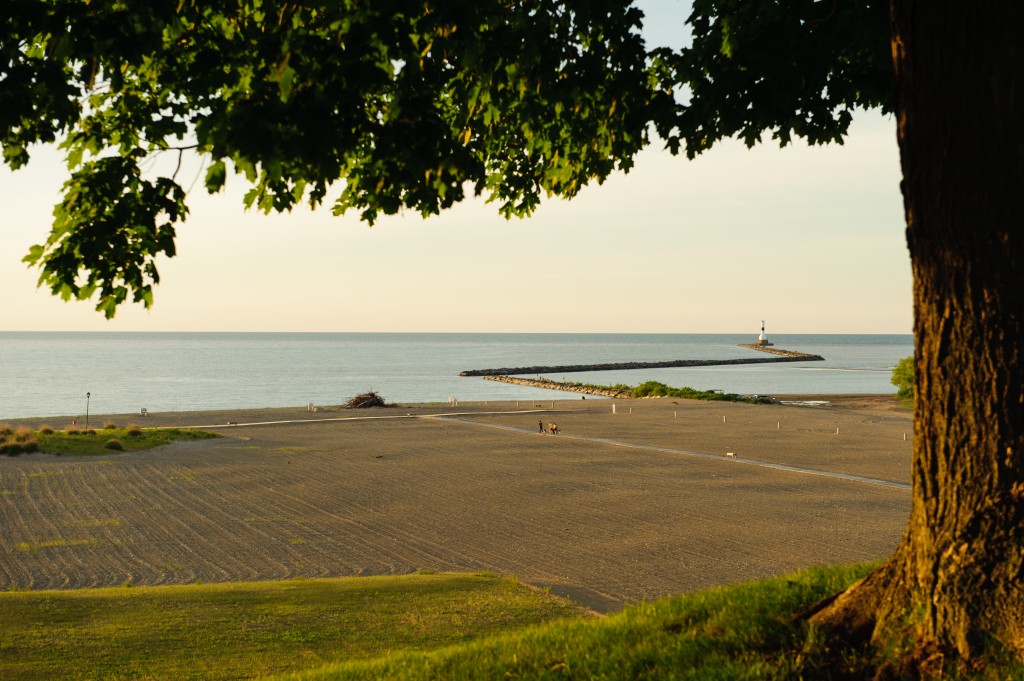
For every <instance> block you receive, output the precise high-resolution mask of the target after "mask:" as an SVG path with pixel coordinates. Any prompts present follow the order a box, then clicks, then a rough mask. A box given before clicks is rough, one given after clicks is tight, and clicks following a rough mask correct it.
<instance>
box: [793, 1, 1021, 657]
mask: <svg viewBox="0 0 1024 681" xmlns="http://www.w3.org/2000/svg"><path fill="white" fill-rule="evenodd" d="M891 16H892V48H893V59H894V63H895V68H896V80H897V93H896V95H897V109H896V111H897V116H898V119H897V121H898V135H899V144H900V155H901V160H902V168H903V197H904V207H905V210H906V219H907V243H908V245H909V248H910V255H911V261H912V264H913V274H914V336H915V346H916V351H915V364H916V374H917V384H916V392H917V399H916V407H915V413H914V419H915V436H914V454H913V467H912V477H913V480H912V482H913V505H912V509H911V514H910V521H909V524H908V527H907V531H906V534H905V535H904V537H903V540H902V542H901V544H900V546H899V548H898V549H897V551H896V553H895V555H894V556H893V557H892V558H891V559H890V560H889V561H888V562H887V563H886V564H885V565H883V566H882V567H881V568H880V569H879V570H878V571H877V572H875V573H874V574H872V575H870V576H869V577H868V578H867V579H865V580H864V581H863V582H861V583H860V584H857V585H855V586H854V587H852V588H851V589H850V590H848V591H847V592H846V593H844V594H842V595H840V596H839V597H838V598H837V599H836V600H835V601H834V602H833V603H832V604H831V605H830V606H828V607H827V608H825V609H824V610H822V611H820V612H819V613H817V614H816V615H814V617H813V618H812V621H816V622H818V623H821V624H823V625H826V626H831V627H837V628H839V629H841V630H846V631H848V632H849V631H854V630H856V631H859V633H861V634H865V635H866V634H868V633H870V634H871V635H872V636H873V638H874V639H875V641H876V642H878V643H882V642H885V643H887V644H891V643H892V642H893V641H896V640H901V638H902V637H906V638H903V640H909V641H910V642H912V643H914V644H916V645H918V646H919V647H918V650H919V651H920V650H930V651H932V653H931V655H932V662H933V663H934V662H936V661H941V660H942V658H943V656H945V657H946V658H947V661H950V660H948V658H949V657H950V656H952V657H954V658H959V659H961V660H969V659H971V658H973V657H977V656H978V655H979V654H980V653H982V652H983V650H982V644H984V643H985V642H987V641H993V640H994V641H996V642H997V643H998V644H1000V645H1001V646H1003V647H1004V648H1006V649H1008V650H1009V651H1011V653H1012V654H1013V655H1014V656H1016V657H1017V658H1018V659H1024V586H1022V583H1024V458H1022V457H1024V362H1022V359H1024V357H1022V355H1024V78H1022V77H1021V76H1022V75H1024V3H1021V2H1020V1H1019V0H993V1H991V2H978V3H973V2H964V1H963V0H941V1H940V0H892V5H891ZM898 637H900V638H898ZM922 644H923V646H922ZM923 671H925V672H927V671H928V669H927V668H925V669H924V670H923Z"/></svg>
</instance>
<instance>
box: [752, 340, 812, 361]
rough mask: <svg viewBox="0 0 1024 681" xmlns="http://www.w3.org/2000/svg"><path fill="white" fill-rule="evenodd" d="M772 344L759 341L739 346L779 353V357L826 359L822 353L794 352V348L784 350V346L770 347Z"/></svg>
mask: <svg viewBox="0 0 1024 681" xmlns="http://www.w3.org/2000/svg"><path fill="white" fill-rule="evenodd" d="M770 346H771V344H770V343H769V344H768V345H761V344H759V343H740V344H739V347H741V348H746V349H748V350H757V351H758V352H767V353H768V354H770V355H778V356H779V357H792V358H794V361H795V360H805V359H806V360H824V359H825V358H824V357H822V356H821V355H809V354H807V353H806V352H794V351H793V350H783V349H782V348H776V347H770Z"/></svg>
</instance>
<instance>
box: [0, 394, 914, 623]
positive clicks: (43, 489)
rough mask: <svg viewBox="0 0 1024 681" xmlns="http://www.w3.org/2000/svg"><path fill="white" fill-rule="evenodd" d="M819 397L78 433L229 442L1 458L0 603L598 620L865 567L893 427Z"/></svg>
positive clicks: (182, 417) (898, 450)
mask: <svg viewBox="0 0 1024 681" xmlns="http://www.w3.org/2000/svg"><path fill="white" fill-rule="evenodd" d="M820 399H828V400H830V401H831V402H832V404H831V405H830V406H827V407H821V406H818V407H807V406H785V405H746V404H731V403H717V402H697V401H687V400H672V399H655V400H621V401H618V402H614V404H615V411H616V413H614V414H613V413H612V404H613V402H612V401H608V400H594V399H591V400H578V399H573V400H558V399H556V400H554V401H550V400H545V401H520V402H519V404H518V405H517V404H516V403H515V402H500V403H497V402H495V403H475V404H470V405H465V404H463V405H458V406H448V405H444V406H437V405H434V406H428V405H413V406H402V407H396V408H389V409H375V410H366V411H320V412H318V413H309V412H306V411H305V409H267V410H248V411H234V412H192V413H172V414H154V415H150V416H149V417H148V418H146V419H141V418H139V417H138V416H125V415H120V416H113V417H109V416H106V417H105V416H95V417H93V418H94V419H95V421H94V425H95V424H102V422H103V421H104V420H114V421H116V422H117V423H118V424H119V425H124V424H126V423H128V422H131V421H134V422H136V423H140V424H141V425H144V426H154V425H193V426H195V425H216V426H217V427H216V428H215V429H216V430H217V431H218V432H220V433H222V434H224V435H225V437H224V438H221V439H217V440H208V441H201V442H192V443H179V444H175V445H171V446H169V447H164V448H160V449H156V450H151V451H148V452H142V453H138V454H123V455H113V454H112V455H110V456H102V457H90V458H80V457H67V456H64V457H57V456H50V455H43V454H34V455H28V456H25V455H23V456H20V457H17V458H9V457H0V529H2V532H0V589H11V588H28V589H46V588H80V587H93V586H113V585H120V584H123V583H126V582H131V583H132V584H135V585H149V584H178V583H193V582H197V581H200V580H202V581H206V582H213V581H235V580H263V579H282V578H289V577H312V576H345V575H361V574H392V573H407V572H413V571H416V570H423V569H429V570H445V571H447V570H491V571H494V572H498V573H502V574H515V575H518V576H519V577H520V578H522V579H523V580H524V581H527V582H529V583H533V584H537V585H543V586H550V587H551V588H552V590H553V591H555V592H557V593H562V594H568V595H570V596H572V597H573V598H574V599H575V600H577V601H578V602H581V603H583V604H584V605H587V606H590V607H592V608H594V609H597V610H600V611H608V610H613V609H616V608H619V607H621V606H622V605H624V604H626V603H628V602H632V601H637V600H640V599H645V598H646V599H650V598H655V597H658V596H662V595H666V594H670V593H677V592H681V591H689V590H694V589H699V588H703V587H708V586H713V585H721V584H729V583H735V582H738V581H743V580H748V579H753V578H758V577H762V576H766V575H771V574H778V573H781V572H786V571H790V570H793V569H796V568H800V567H805V566H809V565H813V564H818V563H844V562H853V561H863V560H871V559H876V558H881V557H884V556H886V555H888V554H889V553H890V552H891V551H892V550H893V549H894V547H895V545H896V543H897V541H898V539H899V536H900V533H901V532H902V530H903V528H904V527H905V524H906V518H907V514H908V512H909V505H910V492H909V488H908V486H907V483H908V482H909V480H908V478H909V461H910V451H911V439H912V434H911V427H912V416H911V413H910V411H909V410H908V409H904V408H899V407H897V405H896V404H895V402H894V400H893V398H883V397H877V398H864V397H860V398H837V397H828V398H820ZM444 414H447V415H444ZM338 419H341V420H338ZM289 420H294V421H297V422H293V423H276V424H267V425H231V426H226V425H225V424H227V423H229V422H231V423H238V424H246V423H251V422H257V421H259V422H264V421H289ZM38 421H39V420H38V419H37V420H36V422H38ZM48 421H49V422H50V424H51V425H54V426H56V427H62V426H64V425H65V424H64V423H63V422H62V421H61V420H58V419H48ZM538 421H541V422H543V423H544V424H545V425H546V424H547V423H549V422H552V421H554V422H557V423H558V425H559V427H560V429H561V431H562V434H561V435H557V436H552V435H539V434H538V433H537V430H538ZM837 431H838V432H837ZM904 437H905V438H906V439H904ZM729 452H731V453H732V454H733V456H727V455H726V454H727V453H729Z"/></svg>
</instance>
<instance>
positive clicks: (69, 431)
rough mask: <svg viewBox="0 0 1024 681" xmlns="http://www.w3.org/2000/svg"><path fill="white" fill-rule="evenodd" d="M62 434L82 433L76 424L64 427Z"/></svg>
mask: <svg viewBox="0 0 1024 681" xmlns="http://www.w3.org/2000/svg"><path fill="white" fill-rule="evenodd" d="M64 434H65V435H81V434H82V429H81V428H79V427H78V426H68V427H67V428H65V429H64Z"/></svg>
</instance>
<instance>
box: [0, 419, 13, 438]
mask: <svg viewBox="0 0 1024 681" xmlns="http://www.w3.org/2000/svg"><path fill="white" fill-rule="evenodd" d="M11 435H14V429H13V428H11V427H10V426H9V425H7V424H6V423H5V424H4V425H2V426H0V440H2V439H4V438H5V437H10V436H11Z"/></svg>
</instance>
